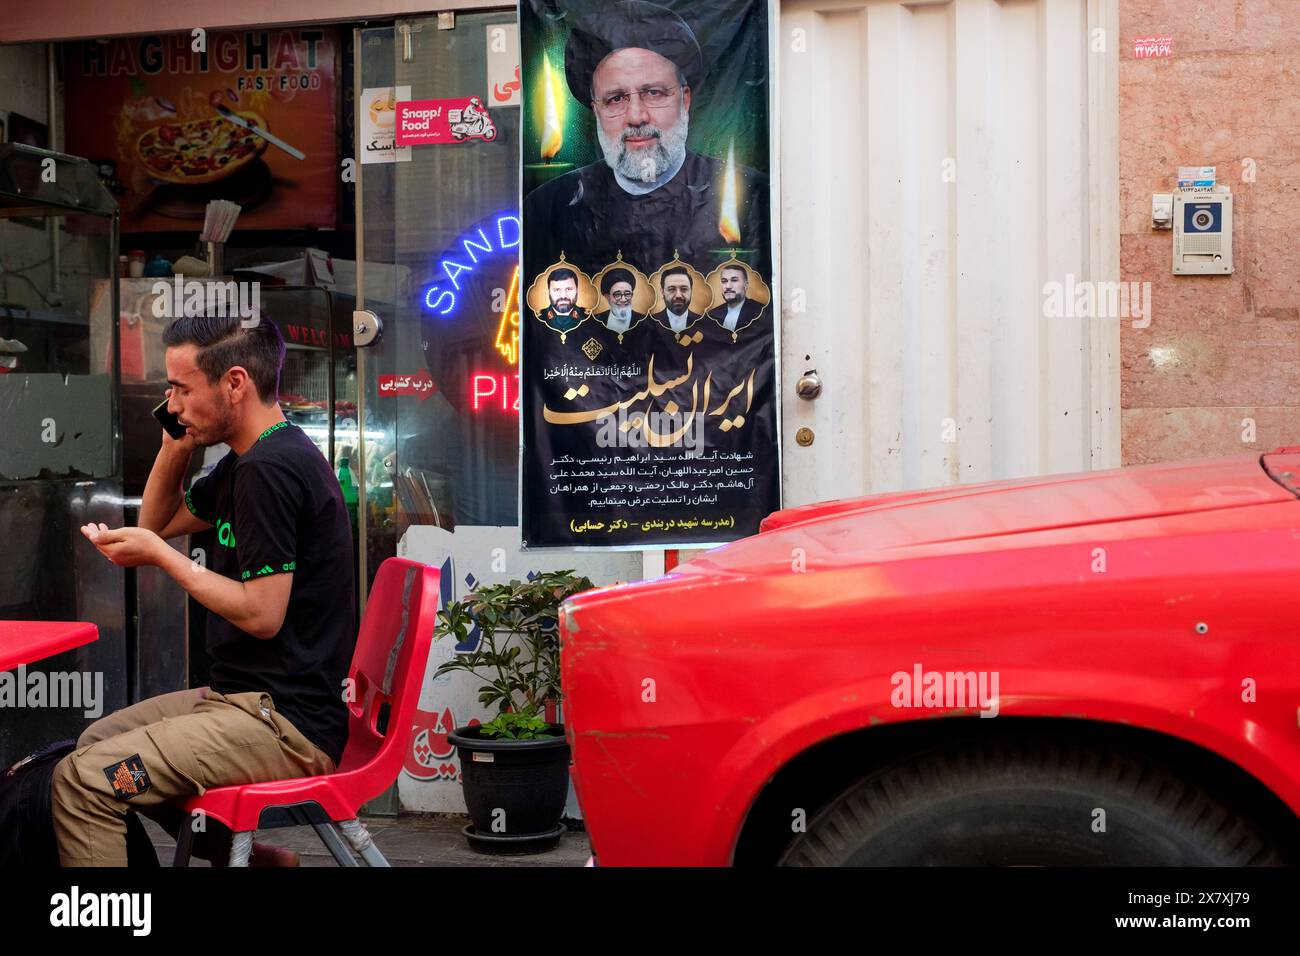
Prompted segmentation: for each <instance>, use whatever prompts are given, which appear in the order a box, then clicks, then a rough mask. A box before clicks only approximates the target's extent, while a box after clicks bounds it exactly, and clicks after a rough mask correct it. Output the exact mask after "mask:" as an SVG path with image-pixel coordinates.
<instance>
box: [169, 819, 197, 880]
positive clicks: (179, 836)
mask: <svg viewBox="0 0 1300 956" xmlns="http://www.w3.org/2000/svg"><path fill="white" fill-rule="evenodd" d="M193 850H194V827H193V826H192V825H191V823H190V818H189V816H188V815H187V816H186V818H185V819H184V820H183V821H182V822H181V826H180V829H179V830H177V831H176V855H175V856H173V857H172V866H173V867H177V866H182V867H184V866H189V865H190V853H191V852H193Z"/></svg>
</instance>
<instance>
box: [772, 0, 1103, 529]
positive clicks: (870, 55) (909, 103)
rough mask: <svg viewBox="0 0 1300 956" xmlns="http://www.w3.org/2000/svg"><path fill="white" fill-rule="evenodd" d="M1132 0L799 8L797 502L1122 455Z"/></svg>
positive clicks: (785, 272) (792, 456) (788, 62)
mask: <svg viewBox="0 0 1300 956" xmlns="http://www.w3.org/2000/svg"><path fill="white" fill-rule="evenodd" d="M1116 2H1117V0H911V2H898V0H871V2H864V0H791V2H785V3H783V4H782V8H781V36H780V38H779V45H780V54H779V55H780V76H781V80H780V110H779V112H780V124H781V125H780V129H781V140H780V142H781V155H780V162H781V167H780V177H781V182H782V189H781V268H782V282H781V288H782V307H783V311H782V385H781V387H782V390H783V399H782V411H783V421H782V439H783V442H784V446H783V456H782V457H783V465H784V493H785V503H786V504H787V505H795V504H801V503H805V502H808V501H816V500H822V499H827V498H838V497H846V496H852V495H858V494H865V493H871V492H884V491H891V490H898V489H905V488H920V487H931V486H937V485H946V484H952V483H957V482H961V483H967V482H972V481H984V480H990V479H995V478H1001V477H1012V476H1021V475H1032V474H1043V473H1050V472H1062V471H1081V470H1087V469H1090V468H1098V467H1112V466H1117V465H1118V464H1119V387H1118V381H1119V376H1118V361H1119V360H1118V345H1119V332H1118V324H1117V321H1113V320H1112V321H1103V320H1098V319H1091V320H1089V319H1071V318H1045V317H1044V314H1043V313H1044V309H1043V288H1044V283H1046V282H1049V281H1059V282H1062V283H1065V282H1067V281H1074V282H1079V281H1085V280H1093V281H1109V280H1117V279H1118V278H1119V275H1118V273H1119V239H1118V236H1119V215H1118V188H1119V187H1118V157H1117V142H1116V125H1117V110H1118V105H1117V104H1118V99H1117V92H1116V91H1117V79H1118V70H1117V60H1118V55H1119V48H1118V42H1119V38H1118V8H1117V5H1116ZM1067 277H1072V279H1067ZM814 369H815V370H816V373H817V376H818V377H819V378H820V379H821V381H822V383H823V390H822V392H821V395H820V397H818V398H815V399H812V400H802V399H800V398H798V397H797V396H796V394H795V385H796V382H797V381H798V379H799V378H800V376H801V375H802V374H803V373H805V372H807V371H809V370H814ZM801 428H803V429H809V430H810V431H811V434H812V437H813V441H812V443H811V444H810V445H807V446H804V445H801V444H800V443H799V442H798V441H797V440H796V435H797V434H798V432H799V430H800V429H801ZM805 437H806V433H805Z"/></svg>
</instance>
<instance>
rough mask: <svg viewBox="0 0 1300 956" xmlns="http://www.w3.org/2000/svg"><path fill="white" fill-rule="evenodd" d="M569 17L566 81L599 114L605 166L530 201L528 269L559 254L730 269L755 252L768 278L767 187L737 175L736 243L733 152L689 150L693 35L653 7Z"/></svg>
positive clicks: (694, 89) (694, 88)
mask: <svg viewBox="0 0 1300 956" xmlns="http://www.w3.org/2000/svg"><path fill="white" fill-rule="evenodd" d="M564 7H565V10H566V20H567V19H570V18H571V20H572V27H571V29H570V31H569V33H568V37H567V40H566V41H565V48H564V76H565V80H566V82H567V85H568V88H569V91H570V92H571V93H572V95H573V97H574V99H575V100H577V102H578V103H579V104H581V105H582V106H583V107H584V108H587V109H590V110H591V112H592V116H593V119H594V121H595V122H594V128H595V138H596V142H597V145H598V146H599V149H600V155H601V158H600V159H598V160H596V161H595V162H592V163H589V164H588V165H586V166H582V167H580V168H578V169H576V170H573V171H572V172H569V173H566V174H564V175H562V176H558V177H557V178H554V179H551V180H550V181H548V182H545V183H543V184H542V185H540V186H538V187H537V188H536V189H534V190H532V191H531V192H530V193H529V194H528V195H527V196H526V197H525V198H524V207H523V209H524V223H525V230H526V234H527V241H526V243H525V255H526V256H527V257H528V259H529V262H530V263H531V264H533V265H530V266H529V268H530V269H533V268H534V266H535V265H541V264H544V263H547V262H553V261H555V260H557V259H558V258H559V257H560V256H561V254H567V255H568V256H569V257H570V259H573V258H575V257H576V256H578V255H581V256H582V257H583V259H584V261H588V262H605V261H609V260H611V259H613V258H614V257H615V255H616V254H618V253H621V254H622V255H623V256H624V257H626V258H627V259H628V260H630V261H633V262H644V263H651V262H666V261H668V260H670V259H672V258H673V257H674V256H680V257H681V259H683V260H684V261H689V262H694V263H696V264H698V265H700V266H706V267H707V266H712V265H715V264H718V263H720V262H722V261H723V260H725V259H727V258H729V257H730V255H731V253H730V251H728V250H727V249H726V247H727V246H728V245H731V246H739V247H743V248H746V249H748V250H751V253H750V255H749V257H748V259H747V261H749V263H750V265H752V266H753V267H754V268H755V269H756V270H758V271H759V272H762V273H767V272H768V269H769V255H768V249H769V246H770V236H769V225H768V208H769V200H768V179H767V176H766V175H765V174H764V173H762V172H760V171H758V170H755V169H752V168H750V167H748V166H745V165H744V164H740V163H735V164H733V167H732V168H733V173H732V176H733V178H734V185H735V192H736V199H737V209H736V219H737V222H736V229H737V231H738V233H739V235H738V236H728V235H726V234H724V233H722V232H720V220H721V219H722V218H723V215H724V211H723V208H722V207H723V200H724V192H725V190H724V172H725V167H726V151H725V149H723V150H722V156H721V157H716V156H708V155H702V154H701V153H699V152H696V151H694V150H692V149H691V148H690V142H689V140H690V129H691V108H692V104H693V103H694V102H695V100H696V98H697V94H698V91H699V90H700V88H701V87H702V85H703V84H705V83H707V76H708V72H709V64H708V63H706V60H705V55H704V53H703V52H702V51H701V47H700V43H699V41H698V39H697V37H696V35H695V33H694V31H693V30H692V28H691V27H690V26H689V25H688V24H687V23H686V21H685V20H684V19H683V18H682V17H681V16H679V15H678V14H677V13H674V12H673V11H671V10H669V9H668V8H667V7H664V6H661V5H659V4H656V3H649V2H645V0H619V2H616V3H590V4H587V3H584V4H578V3H573V4H564ZM584 11H585V12H584Z"/></svg>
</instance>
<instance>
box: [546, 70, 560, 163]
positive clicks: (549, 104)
mask: <svg viewBox="0 0 1300 956" xmlns="http://www.w3.org/2000/svg"><path fill="white" fill-rule="evenodd" d="M542 87H543V92H544V93H545V94H546V105H545V110H544V112H543V114H542V159H554V158H555V154H556V153H558V152H559V151H560V147H561V146H563V145H564V136H563V135H562V134H561V133H560V106H559V102H558V100H557V98H556V96H555V72H554V71H553V70H552V69H551V59H550V57H548V56H547V55H546V54H545V53H543V54H542Z"/></svg>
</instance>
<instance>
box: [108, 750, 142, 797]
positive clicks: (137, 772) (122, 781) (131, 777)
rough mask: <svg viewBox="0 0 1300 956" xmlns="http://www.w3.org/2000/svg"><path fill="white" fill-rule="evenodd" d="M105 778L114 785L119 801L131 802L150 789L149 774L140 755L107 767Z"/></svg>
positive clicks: (114, 792)
mask: <svg viewBox="0 0 1300 956" xmlns="http://www.w3.org/2000/svg"><path fill="white" fill-rule="evenodd" d="M104 776H105V777H107V778H108V782H109V783H111V784H112V785H113V796H115V797H117V799H119V800H129V799H130V798H131V797H135V796H139V795H140V794H142V793H144V792H145V791H146V790H148V789H149V773H148V771H146V770H145V769H144V761H143V760H141V759H140V755H139V754H132V755H131V756H129V757H127V758H126V759H125V760H119V761H118V762H117V763H115V764H113V765H112V766H110V767H105V768H104Z"/></svg>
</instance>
